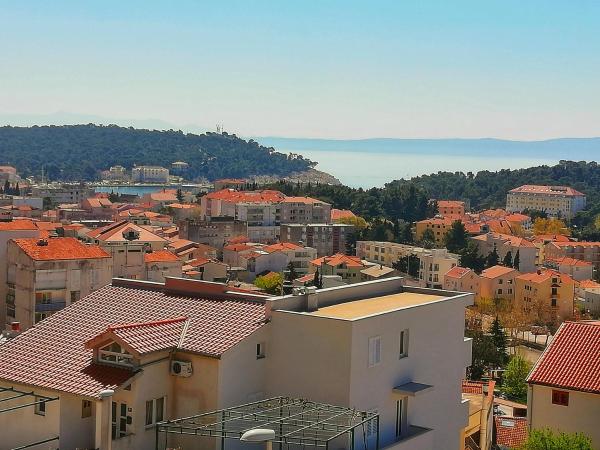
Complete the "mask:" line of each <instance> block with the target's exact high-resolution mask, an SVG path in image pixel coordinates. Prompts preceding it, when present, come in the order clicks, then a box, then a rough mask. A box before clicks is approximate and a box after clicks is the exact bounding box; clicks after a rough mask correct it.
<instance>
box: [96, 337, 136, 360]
mask: <svg viewBox="0 0 600 450" xmlns="http://www.w3.org/2000/svg"><path fill="white" fill-rule="evenodd" d="M98 357H99V359H100V361H104V362H108V363H113V364H119V365H123V366H132V365H133V356H132V355H131V354H129V353H128V352H127V351H126V350H125V349H123V348H122V347H121V346H120V345H119V344H117V343H116V342H113V343H111V344H109V345H107V346H106V347H102V348H101V349H100V351H99V352H98Z"/></svg>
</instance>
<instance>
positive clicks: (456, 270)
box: [444, 266, 471, 278]
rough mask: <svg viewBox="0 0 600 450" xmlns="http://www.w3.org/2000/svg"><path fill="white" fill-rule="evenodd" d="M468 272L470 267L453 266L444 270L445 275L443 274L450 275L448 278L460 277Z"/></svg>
mask: <svg viewBox="0 0 600 450" xmlns="http://www.w3.org/2000/svg"><path fill="white" fill-rule="evenodd" d="M469 272H471V269H467V268H465V267H459V266H454V267H453V268H452V269H450V270H449V271H448V272H446V275H444V276H446V277H450V278H462V277H464V276H465V275H466V274H468V273H469Z"/></svg>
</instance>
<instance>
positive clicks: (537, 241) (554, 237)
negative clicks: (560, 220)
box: [531, 234, 571, 266]
mask: <svg viewBox="0 0 600 450" xmlns="http://www.w3.org/2000/svg"><path fill="white" fill-rule="evenodd" d="M531 242H532V243H533V245H535V247H536V249H537V255H536V259H535V263H536V265H538V266H540V265H542V264H543V263H544V260H545V259H546V255H545V249H546V244H549V243H550V242H571V239H570V238H569V237H568V236H564V235H562V234H538V235H536V236H534V237H533V238H532V239H531Z"/></svg>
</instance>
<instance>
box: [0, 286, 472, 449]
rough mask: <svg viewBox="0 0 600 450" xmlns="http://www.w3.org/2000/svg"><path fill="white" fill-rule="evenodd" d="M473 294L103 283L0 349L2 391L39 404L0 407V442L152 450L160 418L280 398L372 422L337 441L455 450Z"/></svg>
mask: <svg viewBox="0 0 600 450" xmlns="http://www.w3.org/2000/svg"><path fill="white" fill-rule="evenodd" d="M472 303H473V296H472V295H470V294H457V293H455V292H446V291H440V290H432V289H420V288H409V287H405V286H403V285H402V280H401V279H400V278H389V279H386V280H381V281H373V282H367V283H359V284H355V285H348V286H342V287H337V288H330V289H326V290H316V289H314V288H313V289H311V288H308V289H297V290H296V291H295V292H294V293H293V294H291V295H288V296H284V297H265V296H262V295H257V294H256V293H252V292H249V291H244V290H241V289H236V288H232V287H228V286H226V285H223V284H219V283H206V282H200V281H195V280H183V279H174V278H167V279H166V281H165V284H160V283H148V282H139V281H131V280H113V283H112V284H111V285H109V286H105V287H104V288H102V289H100V290H98V291H96V292H94V293H92V294H90V295H88V296H87V297H85V298H82V299H81V300H79V301H78V302H75V303H74V304H72V305H70V306H68V307H67V308H65V309H64V310H62V311H60V312H58V313H56V314H54V315H52V316H51V317H49V318H48V319H46V320H44V321H42V322H41V323H40V324H38V326H36V327H35V328H34V329H33V330H31V331H29V332H27V333H23V334H20V335H18V336H16V337H14V338H13V339H11V340H9V341H8V342H7V343H5V344H3V345H1V346H0V386H2V388H8V387H10V388H12V389H15V390H18V391H20V392H26V393H28V395H31V396H32V397H35V399H36V401H35V405H43V406H29V407H20V408H19V406H23V405H26V404H27V403H32V401H31V400H24V399H23V398H21V397H20V396H19V397H18V398H13V399H10V400H7V401H6V402H4V405H5V407H6V408H13V407H14V408H17V409H15V410H14V411H15V412H14V413H11V414H2V415H0V429H2V430H3V431H4V433H3V436H2V444H3V446H5V447H7V448H15V447H19V446H23V445H28V444H29V443H31V442H35V441H41V440H45V439H54V438H56V437H58V440H57V441H56V442H52V445H53V446H56V447H60V448H97V449H100V450H107V449H108V448H111V449H113V450H121V449H133V450H137V449H140V450H141V449H148V448H155V445H157V442H156V437H157V436H158V433H156V430H155V424H156V423H157V422H160V421H164V420H174V419H178V418H184V417H189V416H192V415H197V414H201V413H206V412H210V411H214V410H218V409H221V408H227V407H232V406H236V405H242V404H247V403H249V402H256V401H257V400H261V399H263V398H271V397H275V396H285V397H286V398H298V399H307V400H310V401H313V402H321V403H323V404H325V403H326V404H329V405H337V407H340V408H351V409H355V410H356V411H369V414H370V415H371V416H373V417H376V416H377V415H378V418H379V419H378V426H376V423H375V422H369V423H367V424H365V435H364V438H363V434H362V432H361V433H357V434H356V435H355V440H354V441H351V440H341V441H336V445H335V448H336V449H340V450H341V449H348V450H349V449H350V448H355V449H357V448H363V445H364V443H365V442H366V443H367V445H368V448H375V445H376V443H377V441H378V442H379V444H380V447H381V448H390V449H394V450H405V449H423V450H434V449H441V448H443V449H447V450H458V449H462V448H463V447H462V446H463V445H464V430H465V427H467V426H468V423H469V422H468V419H469V401H468V400H463V398H462V378H463V376H464V373H465V367H466V366H468V365H469V364H470V363H471V341H470V340H468V339H465V338H464V314H465V307H466V306H468V305H470V304H472ZM57 330H60V331H59V332H57ZM32 354H35V355H36V357H32ZM240 374H243V378H244V382H243V383H240ZM200 425H201V424H200ZM200 425H198V424H197V425H196V427H198V426H200ZM249 427H250V428H252V425H249ZM160 438H161V441H160V448H163V446H165V447H167V448H177V447H180V448H222V447H221V443H220V439H218V440H217V439H215V438H210V437H200V436H192V435H184V434H177V433H175V434H168V435H164V434H162V435H160ZM237 439H239V436H238V437H237V438H236V439H235V440H234V439H231V440H230V439H227V440H226V442H225V444H226V448H237V447H238V445H236V441H237ZM238 444H239V442H238Z"/></svg>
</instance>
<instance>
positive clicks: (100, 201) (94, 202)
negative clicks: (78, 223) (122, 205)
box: [81, 197, 117, 220]
mask: <svg viewBox="0 0 600 450" xmlns="http://www.w3.org/2000/svg"><path fill="white" fill-rule="evenodd" d="M81 209H83V210H84V211H85V212H86V215H85V216H86V217H85V218H86V219H107V220H112V219H113V218H114V216H115V214H116V212H117V210H116V207H115V205H113V203H112V202H111V201H110V200H109V199H108V198H103V197H90V198H86V199H84V200H83V201H82V202H81ZM82 218H83V217H82Z"/></svg>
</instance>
